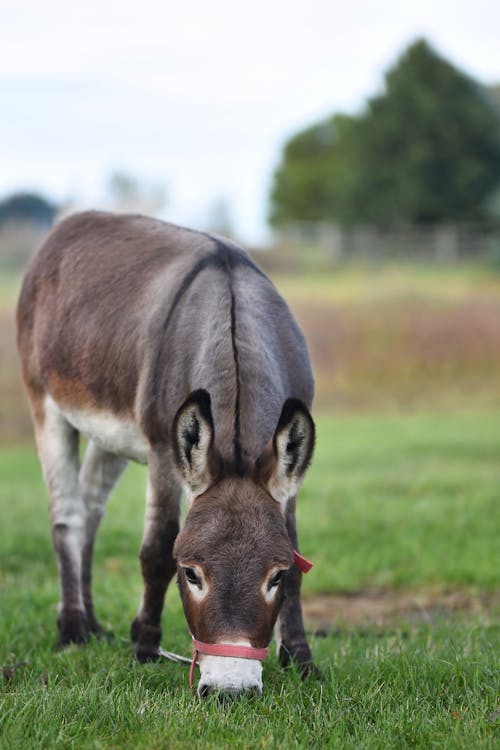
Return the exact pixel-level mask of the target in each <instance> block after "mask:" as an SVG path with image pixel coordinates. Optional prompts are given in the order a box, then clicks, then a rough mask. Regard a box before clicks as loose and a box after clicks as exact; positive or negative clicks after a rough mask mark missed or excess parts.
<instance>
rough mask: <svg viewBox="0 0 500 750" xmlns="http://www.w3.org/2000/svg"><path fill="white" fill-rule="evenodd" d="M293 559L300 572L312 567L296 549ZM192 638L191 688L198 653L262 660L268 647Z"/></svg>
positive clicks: (191, 686)
mask: <svg viewBox="0 0 500 750" xmlns="http://www.w3.org/2000/svg"><path fill="white" fill-rule="evenodd" d="M293 560H294V562H295V565H296V567H297V568H298V569H299V570H300V571H301V572H302V573H309V571H310V570H311V568H312V567H313V564H312V562H310V560H307V559H306V558H305V557H303V556H302V555H301V554H299V552H297V550H295V549H294V550H293ZM191 637H192V639H193V658H192V660H191V666H190V668H189V687H190V688H191V690H192V689H193V683H194V670H195V667H196V664H197V662H198V654H207V656H232V657H236V658H238V659H256V660H257V661H264V659H265V658H266V656H267V652H268V651H269V649H268V648H255V647H254V646H238V645H236V644H235V643H203V642H202V641H197V640H196V638H195V637H194V636H191Z"/></svg>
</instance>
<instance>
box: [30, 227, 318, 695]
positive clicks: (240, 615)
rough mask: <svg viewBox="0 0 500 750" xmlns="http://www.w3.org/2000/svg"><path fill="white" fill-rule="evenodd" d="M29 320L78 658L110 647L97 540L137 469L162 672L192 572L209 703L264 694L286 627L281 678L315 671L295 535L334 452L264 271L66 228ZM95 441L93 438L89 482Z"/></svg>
mask: <svg viewBox="0 0 500 750" xmlns="http://www.w3.org/2000/svg"><path fill="white" fill-rule="evenodd" d="M17 321H18V348H19V353H20V357H21V362H22V370H23V376H24V380H25V384H26V388H27V392H28V395H29V399H30V404H31V411H32V416H33V422H34V429H35V435H36V442H37V447H38V452H39V456H40V461H41V464H42V468H43V472H44V477H45V481H46V484H47V486H48V489H49V494H50V501H51V504H50V513H51V522H52V536H53V542H54V547H55V550H56V553H57V560H58V569H59V577H60V585H61V603H60V609H59V615H58V621H57V624H58V628H59V644H60V645H61V646H64V645H66V644H68V643H70V642H76V643H80V642H85V641H87V640H88V639H89V636H90V634H93V633H94V634H99V633H101V632H102V628H101V626H100V625H99V623H98V621H97V620H96V617H95V614H94V607H93V602H92V592H91V567H92V551H93V545H94V539H95V535H96V532H97V528H98V526H99V522H100V520H101V517H102V515H103V511H104V506H105V503H106V500H107V498H108V495H109V493H110V491H111V489H112V488H113V486H114V484H115V483H116V481H117V480H118V478H119V477H120V475H121V473H122V472H123V470H124V468H125V466H126V463H127V460H128V459H132V460H135V461H139V462H141V463H147V465H148V487H147V497H146V521H145V529H144V536H143V541H142V546H141V551H140V560H141V566H142V575H143V579H144V593H143V598H142V603H141V605H140V608H139V611H138V614H137V616H136V618H135V620H134V622H133V624H132V631H131V632H132V640H133V642H134V644H135V652H136V654H137V657H138V658H139V659H140V660H141V661H143V660H147V659H154V658H156V657H157V656H158V653H159V644H160V636H161V625H160V622H161V612H162V608H163V602H164V597H165V591H166V588H167V585H168V583H169V581H170V580H171V578H172V576H173V575H174V573H175V572H176V570H177V574H178V582H179V588H180V593H181V597H182V602H183V606H184V611H185V614H186V618H187V621H188V625H189V629H190V631H191V633H192V635H193V639H195V640H194V644H195V654H198V661H199V666H200V670H201V678H200V682H199V685H198V692H199V693H200V695H206V694H207V693H208V692H210V691H212V690H220V691H227V692H231V693H238V692H242V691H245V690H248V691H256V692H258V693H259V694H260V692H261V690H262V681H261V671H262V668H261V663H260V660H261V659H262V658H263V656H264V655H265V652H266V647H267V645H268V643H269V641H270V639H271V636H272V631H273V627H274V626H275V625H276V635H277V640H278V649H279V658H280V660H281V662H282V663H283V664H286V663H287V662H288V661H289V659H290V658H292V659H294V661H295V662H296V663H297V664H298V666H299V668H300V669H301V670H302V672H303V673H304V674H307V673H308V672H310V671H311V670H315V667H314V666H313V664H312V660H311V652H310V649H309V646H308V644H307V642H306V637H305V633H304V626H303V622H302V613H301V606H300V598H299V596H300V582H301V573H300V570H299V569H298V568H300V567H301V561H302V562H304V560H303V558H301V557H300V555H298V553H296V548H297V531H296V525H295V499H296V493H297V490H298V487H299V484H300V482H301V480H302V477H303V475H304V472H305V470H306V468H307V466H308V464H309V462H310V459H311V455H312V451H313V444H314V424H313V421H312V419H311V416H310V414H309V410H308V409H309V408H310V406H311V402H312V398H313V377H312V373H311V367H310V363H309V357H308V353H307V349H306V345H305V342H304V339H303V336H302V334H301V333H300V331H299V329H298V328H297V325H296V324H295V322H294V320H293V318H292V316H291V314H290V312H289V310H288V308H287V306H286V304H285V302H284V301H283V300H282V298H281V297H280V296H279V294H278V293H277V291H276V289H275V288H274V286H273V284H272V283H271V282H270V281H269V279H268V278H267V277H266V276H265V275H264V273H262V271H261V270H260V269H259V268H258V267H257V266H256V265H255V264H254V263H253V261H252V260H251V259H250V258H249V256H248V255H247V254H246V253H245V252H244V251H243V250H241V249H240V248H239V247H237V246H236V245H234V244H232V243H231V242H229V241H227V240H223V239H221V238H218V237H213V236H210V235H208V234H203V233H200V232H195V231H191V230H188V229H184V228H180V227H177V226H174V225H172V224H166V223H164V222H161V221H157V220H155V219H150V218H147V217H144V216H138V215H137V216H135V215H134V216H133V215H128V216H123V215H122V216H116V215H113V214H108V213H100V212H86V213H81V214H77V215H75V216H72V217H70V218H68V219H66V220H64V221H63V222H62V223H61V224H59V226H57V227H56V228H55V229H54V230H53V232H52V233H51V234H50V235H49V237H48V239H47V240H46V242H45V244H44V245H43V247H42V248H41V249H40V251H39V252H38V254H37V255H36V257H35V258H34V260H33V262H32V263H31V266H30V268H29V270H28V271H27V274H26V277H25V280H24V284H23V287H22V291H21V295H20V299H19V304H18V309H17ZM80 434H82V435H84V436H86V437H87V438H88V440H89V442H88V447H87V451H86V454H85V457H84V460H83V463H82V465H81V467H80V462H79V435H80ZM182 490H184V491H185V494H186V496H187V504H188V513H187V518H186V521H185V524H184V527H183V529H182V531H181V532H180V533H179V513H180V499H181V494H182ZM294 559H295V560H296V561H298V567H297V564H296V565H294V564H293V563H294Z"/></svg>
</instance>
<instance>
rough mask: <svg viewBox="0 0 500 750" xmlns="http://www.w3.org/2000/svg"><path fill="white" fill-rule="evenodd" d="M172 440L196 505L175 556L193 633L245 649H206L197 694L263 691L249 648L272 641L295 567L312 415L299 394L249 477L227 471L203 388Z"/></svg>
mask: <svg viewBox="0 0 500 750" xmlns="http://www.w3.org/2000/svg"><path fill="white" fill-rule="evenodd" d="M173 439H174V450H175V456H176V461H177V466H178V469H179V471H180V473H181V476H182V479H183V481H184V484H185V486H186V490H187V493H188V503H189V511H188V514H187V518H186V521H185V524H184V527H183V529H182V531H181V532H180V534H179V536H178V537H177V540H176V543H175V547H174V556H175V558H176V560H177V568H178V581H179V588H180V592H181V597H182V603H183V606H184V612H185V614H186V619H187V621H188V625H189V628H190V631H191V633H192V635H193V638H194V639H196V641H200V642H202V643H203V644H233V645H235V644H236V645H238V646H245V647H247V651H246V658H243V657H242V656H240V655H239V652H238V649H234V650H233V651H236V655H233V656H228V655H217V654H213V653H212V654H207V653H200V654H199V666H200V670H201V678H200V682H199V685H198V692H199V693H200V695H206V694H207V693H209V692H210V691H214V690H219V691H223V692H229V693H240V692H243V691H255V692H258V693H259V694H260V692H261V691H262V679H261V673H262V666H261V662H260V660H259V657H258V652H257V651H252V650H251V649H252V648H253V649H264V648H265V647H267V646H268V644H269V641H270V640H271V636H272V631H273V627H274V624H275V622H276V618H277V616H278V612H279V609H280V605H281V602H282V599H283V595H284V580H285V577H286V575H287V571H288V570H289V568H290V567H291V566H292V565H293V561H294V558H293V546H292V542H291V540H290V538H289V535H288V532H287V529H286V525H285V512H286V505H287V502H288V499H289V498H290V497H293V496H294V495H295V493H296V492H297V489H298V487H299V484H300V482H301V480H302V477H303V475H304V473H305V470H306V468H307V466H308V464H309V461H310V459H311V455H312V450H313V445H314V424H313V421H312V419H311V416H310V415H309V412H308V411H307V408H306V407H305V406H304V404H303V403H302V402H300V401H298V400H297V399H289V400H288V401H286V402H285V404H284V407H283V411H282V413H281V417H280V419H279V422H278V425H277V428H276V431H275V434H274V436H273V438H272V440H271V441H270V443H269V445H268V447H267V448H266V450H265V451H264V453H263V454H262V456H261V457H260V458H259V460H258V461H257V462H256V464H255V466H254V467H252V468H251V470H250V471H249V472H248V476H244V477H241V476H231V475H229V476H225V475H224V474H225V472H224V470H223V469H221V467H222V462H221V461H220V457H218V456H217V455H216V451H215V448H214V426H213V421H212V414H211V409H210V398H209V396H208V393H207V392H206V391H196V392H195V393H193V394H191V396H190V397H189V398H188V399H187V401H186V402H185V403H184V404H183V405H182V406H181V408H180V409H179V411H178V413H177V416H176V418H175V421H174V428H173ZM248 649H249V650H248ZM208 650H210V649H208ZM215 650H217V649H215ZM221 650H222V651H223V650H224V649H221ZM212 651H214V649H212ZM229 651H230V649H229ZM254 654H255V655H256V658H253V656H254ZM261 658H262V657H261Z"/></svg>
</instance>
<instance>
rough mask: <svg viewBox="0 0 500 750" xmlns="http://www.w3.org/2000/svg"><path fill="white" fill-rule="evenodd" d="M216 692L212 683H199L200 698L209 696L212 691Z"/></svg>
mask: <svg viewBox="0 0 500 750" xmlns="http://www.w3.org/2000/svg"><path fill="white" fill-rule="evenodd" d="M213 692H214V688H213V686H212V685H207V684H206V683H203V684H202V683H200V684H199V685H198V695H199V696H200V698H208V696H209V695H210V693H213Z"/></svg>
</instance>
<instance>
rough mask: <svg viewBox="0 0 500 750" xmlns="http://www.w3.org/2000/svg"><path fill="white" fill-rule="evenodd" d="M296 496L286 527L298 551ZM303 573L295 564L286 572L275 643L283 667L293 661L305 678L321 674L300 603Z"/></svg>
mask: <svg viewBox="0 0 500 750" xmlns="http://www.w3.org/2000/svg"><path fill="white" fill-rule="evenodd" d="M295 506H296V497H293V498H291V499H290V500H289V502H288V507H287V510H286V519H285V520H286V527H287V531H288V534H289V536H290V540H291V542H292V544H293V547H294V549H298V538H297V524H296V520H295ZM301 583H302V573H301V572H300V571H299V569H298V568H297V567H296V566H295V565H294V566H293V567H292V568H291V569H290V570H289V571H288V573H287V576H286V582H285V598H284V601H283V604H282V605H281V610H280V613H279V615H278V621H277V623H276V630H275V635H276V640H277V642H278V657H279V661H280V663H281V664H282V665H283V666H287V664H289V662H290V660H291V659H293V661H294V662H295V664H296V665H297V668H298V670H299V672H300V673H301V674H302V676H303V677H307V675H309V674H316V675H320V674H321V673H320V671H319V670H318V668H317V667H316V666H315V665H314V663H313V659H312V655H311V649H310V648H309V644H308V643H307V638H306V633H305V629H304V621H303V618H302V605H301V603H300V586H301Z"/></svg>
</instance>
